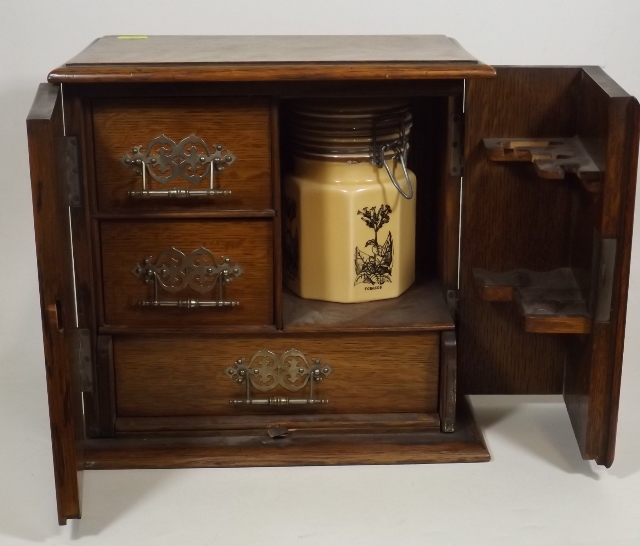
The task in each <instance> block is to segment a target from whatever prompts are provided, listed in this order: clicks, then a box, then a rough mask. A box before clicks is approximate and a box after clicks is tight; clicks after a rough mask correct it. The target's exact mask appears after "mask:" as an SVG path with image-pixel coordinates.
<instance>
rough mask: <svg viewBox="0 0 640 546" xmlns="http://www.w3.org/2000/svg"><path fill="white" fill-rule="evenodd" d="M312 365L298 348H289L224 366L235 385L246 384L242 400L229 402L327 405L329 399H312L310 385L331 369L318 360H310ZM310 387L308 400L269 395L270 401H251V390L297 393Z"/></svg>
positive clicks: (263, 352) (260, 399)
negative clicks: (279, 353)
mask: <svg viewBox="0 0 640 546" xmlns="http://www.w3.org/2000/svg"><path fill="white" fill-rule="evenodd" d="M311 362H312V363H311V364H310V363H309V361H308V360H307V357H306V356H305V355H304V354H303V353H301V352H300V351H298V350H297V349H289V350H288V351H286V352H285V353H282V354H281V355H277V354H276V353H274V352H272V351H269V350H267V349H261V350H259V351H257V352H256V353H254V355H253V356H252V357H251V359H250V360H249V363H248V364H247V363H246V359H245V358H244V357H243V358H239V359H238V360H236V361H235V362H234V363H233V364H232V365H231V366H227V369H226V373H227V376H228V377H229V378H230V379H231V380H233V381H236V382H237V383H240V384H243V383H244V384H245V386H246V396H245V398H244V399H235V400H230V401H229V403H230V404H233V405H254V406H289V405H313V404H328V403H329V400H325V399H316V398H314V397H313V385H314V384H315V383H319V382H320V381H322V380H323V379H324V378H325V377H328V376H329V375H331V372H333V369H332V368H331V366H329V364H325V363H323V362H322V361H321V360H320V359H319V358H312V359H311ZM307 384H308V385H309V396H308V397H307V398H289V397H286V396H272V397H270V398H252V396H251V387H253V388H254V389H256V390H257V391H259V392H263V393H266V392H269V391H271V390H273V389H275V388H276V387H278V386H280V387H282V388H284V389H285V390H287V391H289V392H298V391H300V390H302V389H303V388H305V387H306V386H307Z"/></svg>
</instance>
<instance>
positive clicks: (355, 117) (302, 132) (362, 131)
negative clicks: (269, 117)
mask: <svg viewBox="0 0 640 546" xmlns="http://www.w3.org/2000/svg"><path fill="white" fill-rule="evenodd" d="M289 126H290V131H291V136H292V139H293V150H294V153H296V154H298V155H302V156H305V157H312V158H317V159H323V158H324V159H337V160H349V159H354V160H359V161H362V160H372V159H373V157H374V144H375V147H376V148H377V149H378V150H380V149H381V147H383V146H386V147H387V148H386V149H385V157H392V156H393V155H394V154H395V153H396V148H397V147H398V146H399V145H402V147H403V149H404V150H406V149H408V144H407V138H408V135H409V132H410V130H411V126H412V118H411V112H410V110H409V105H408V103H406V102H401V101H393V100H381V99H377V98H376V99H361V98H359V99H321V100H313V101H312V100H308V101H299V102H296V103H295V104H294V105H293V108H292V109H291V115H290V123H289Z"/></svg>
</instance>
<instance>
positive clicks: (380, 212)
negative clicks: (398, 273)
mask: <svg viewBox="0 0 640 546" xmlns="http://www.w3.org/2000/svg"><path fill="white" fill-rule="evenodd" d="M392 212H393V211H392V210H391V207H390V206H389V205H384V204H382V205H380V207H379V208H378V207H363V209H362V210H359V211H358V215H359V216H360V219H361V220H362V221H363V222H364V223H365V224H367V227H369V228H371V229H373V233H374V235H373V239H369V240H368V241H367V242H366V243H365V245H364V247H365V249H366V248H368V247H371V254H368V253H367V252H365V251H363V250H360V249H359V248H358V247H356V252H355V268H356V281H355V283H354V285H357V284H361V283H364V284H367V285H370V286H368V287H366V288H365V290H372V289H373V287H380V286H382V285H383V284H384V283H385V282H391V269H392V267H393V237H392V235H391V232H389V233H388V235H387V238H386V240H385V242H384V243H383V244H380V243H379V242H378V232H379V231H380V228H382V226H384V225H385V224H387V223H388V222H389V215H390V214H391V213H392Z"/></svg>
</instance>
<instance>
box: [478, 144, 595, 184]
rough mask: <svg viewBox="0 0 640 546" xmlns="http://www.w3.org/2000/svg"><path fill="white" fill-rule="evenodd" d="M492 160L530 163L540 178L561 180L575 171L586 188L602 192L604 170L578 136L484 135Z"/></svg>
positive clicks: (486, 147)
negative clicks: (507, 136) (495, 136)
mask: <svg viewBox="0 0 640 546" xmlns="http://www.w3.org/2000/svg"><path fill="white" fill-rule="evenodd" d="M483 141H484V146H485V149H486V151H487V155H488V157H489V159H490V160H491V161H499V162H530V163H533V166H534V167H535V170H536V172H537V174H538V176H540V177H541V178H545V179H548V180H562V179H564V177H565V174H566V173H572V174H575V175H576V176H577V177H578V179H579V180H580V181H581V182H582V184H583V186H584V187H585V189H586V190H587V191H589V192H592V193H597V192H600V191H602V186H603V183H604V170H603V169H601V168H600V167H599V165H598V162H596V160H595V159H594V158H593V157H592V156H591V155H590V154H589V152H588V151H587V149H586V148H585V146H584V144H583V142H582V141H581V140H580V139H579V138H578V137H573V138H485V139H484V140H483Z"/></svg>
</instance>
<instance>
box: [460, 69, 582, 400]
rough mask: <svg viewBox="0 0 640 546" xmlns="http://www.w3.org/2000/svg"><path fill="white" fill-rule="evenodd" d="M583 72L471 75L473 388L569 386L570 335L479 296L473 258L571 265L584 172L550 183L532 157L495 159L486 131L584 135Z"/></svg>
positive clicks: (467, 313) (465, 220) (466, 262)
mask: <svg viewBox="0 0 640 546" xmlns="http://www.w3.org/2000/svg"><path fill="white" fill-rule="evenodd" d="M580 79H581V70H580V69H579V68H526V67H513V68H510V67H504V68H499V69H498V70H497V77H496V78H495V79H494V80H482V81H481V80H472V81H470V82H469V83H468V86H467V94H466V108H465V112H466V113H465V116H466V133H465V177H464V188H463V199H462V207H463V209H462V238H461V248H460V259H461V268H460V303H459V315H458V317H459V321H458V328H459V330H458V350H459V361H458V373H459V376H458V378H459V383H458V386H459V388H460V391H461V392H463V393H484V394H524V393H529V394H552V393H560V392H562V380H563V374H564V362H565V358H566V348H565V345H564V340H563V339H561V338H562V336H539V335H532V334H528V333H526V332H524V331H523V329H522V328H521V327H520V324H519V321H520V319H519V316H518V311H517V310H516V309H515V308H513V307H512V306H504V305H501V304H491V303H486V302H483V301H481V300H479V299H478V298H477V296H476V295H475V294H474V290H475V288H474V278H473V268H482V269H486V270H489V271H495V272H502V271H509V270H513V269H520V268H524V269H531V270H534V271H549V270H552V269H556V268H560V267H568V266H569V265H570V263H569V248H570V237H571V229H570V221H571V203H572V199H573V198H572V187H573V186H575V185H576V184H575V182H574V183H573V184H572V183H571V182H570V181H561V180H554V181H548V182H546V183H541V180H540V178H539V177H538V176H537V174H536V173H535V172H534V170H533V169H532V168H531V167H530V166H527V165H522V164H517V163H495V162H493V161H490V160H489V159H488V158H487V157H486V153H485V149H484V144H483V139H484V138H500V137H515V136H517V137H532V138H535V137H540V138H545V137H546V138H548V137H549V135H553V136H554V137H555V136H557V137H572V136H574V134H575V131H576V125H575V120H576V105H577V104H578V95H579V91H580Z"/></svg>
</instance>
